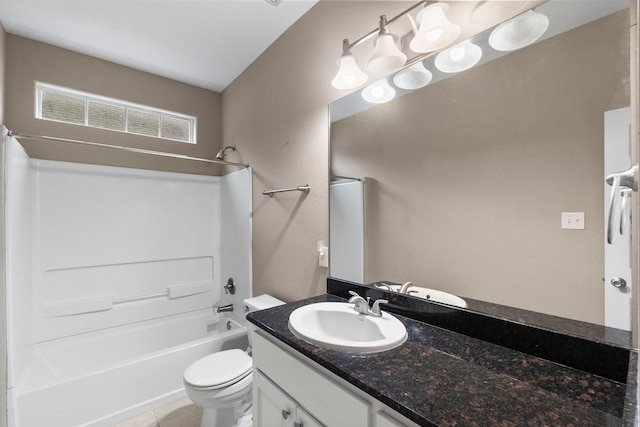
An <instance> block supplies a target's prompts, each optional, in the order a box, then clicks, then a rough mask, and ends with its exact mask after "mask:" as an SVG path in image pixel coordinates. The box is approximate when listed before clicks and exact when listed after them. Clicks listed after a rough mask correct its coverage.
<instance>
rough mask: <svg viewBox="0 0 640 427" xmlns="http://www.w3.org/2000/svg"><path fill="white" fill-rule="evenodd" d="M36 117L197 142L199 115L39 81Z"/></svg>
mask: <svg viewBox="0 0 640 427" xmlns="http://www.w3.org/2000/svg"><path fill="white" fill-rule="evenodd" d="M36 92H37V101H38V102H37V112H36V117H37V118H39V119H44V120H55V121H57V122H63V123H69V124H74V125H81V126H89V127H93V128H100V129H107V130H113V131H118V132H127V133H133V134H136V135H146V136H151V137H155V138H162V139H170V140H172V141H180V142H187V143H193V144H194V143H195V142H196V136H195V134H196V132H195V130H196V118H195V117H192V116H186V115H182V114H177V113H174V112H169V111H164V110H159V109H156V108H152V107H146V106H142V105H137V104H130V103H127V102H125V101H119V100H116V99H111V98H103V97H98V96H96V95H91V94H88V93H84V92H79V91H76V90H72V89H66V88H61V87H58V86H52V85H47V84H43V83H39V84H38V85H37V89H36Z"/></svg>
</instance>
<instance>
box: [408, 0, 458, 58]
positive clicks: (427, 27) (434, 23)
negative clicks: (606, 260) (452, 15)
mask: <svg viewBox="0 0 640 427" xmlns="http://www.w3.org/2000/svg"><path fill="white" fill-rule="evenodd" d="M448 11H449V5H448V4H446V3H434V4H430V5H429V6H427V7H425V8H424V9H422V10H421V11H420V13H418V16H417V17H416V19H417V21H418V23H419V25H420V27H419V28H418V32H417V33H416V34H415V36H414V37H413V39H411V42H409V47H410V48H411V50H412V51H414V52H418V53H426V52H433V51H436V50H439V49H442V48H444V47H446V46H449V45H450V44H451V43H453V42H454V41H456V39H457V38H458V36H459V35H460V26H458V25H456V24H454V23H452V22H451V21H449V18H447V12H448Z"/></svg>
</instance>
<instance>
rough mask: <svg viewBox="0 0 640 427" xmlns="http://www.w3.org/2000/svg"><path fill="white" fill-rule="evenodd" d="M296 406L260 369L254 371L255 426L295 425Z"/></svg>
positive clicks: (281, 426) (287, 426) (292, 426)
mask: <svg viewBox="0 0 640 427" xmlns="http://www.w3.org/2000/svg"><path fill="white" fill-rule="evenodd" d="M296 406H297V405H296V403H295V402H294V401H293V400H291V398H289V396H287V395H286V394H284V393H283V392H282V390H280V389H279V388H278V387H276V386H275V385H274V384H273V383H272V382H271V381H269V380H268V379H267V378H265V377H264V376H263V375H261V374H260V372H259V371H257V370H256V371H254V372H253V425H254V427H294V422H295V417H296Z"/></svg>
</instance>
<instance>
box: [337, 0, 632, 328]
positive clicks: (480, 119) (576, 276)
mask: <svg viewBox="0 0 640 427" xmlns="http://www.w3.org/2000/svg"><path fill="white" fill-rule="evenodd" d="M474 3H475V2H474ZM628 7H629V3H628V1H627V0H605V1H591V0H588V1H579V0H576V1H566V0H551V1H548V2H544V3H542V4H540V5H538V6H537V7H536V8H535V10H534V12H535V13H540V14H544V15H545V16H547V17H548V28H547V29H546V31H545V32H544V34H542V35H541V36H540V37H539V38H538V39H537V40H536V41H535V42H533V43H531V44H529V45H528V46H526V47H522V48H517V49H513V50H509V51H507V50H496V49H494V48H492V46H491V45H490V44H489V43H488V42H489V40H490V39H491V38H492V33H493V32H494V29H489V30H487V31H485V32H483V33H481V34H478V35H476V36H474V37H473V38H472V39H471V41H472V42H473V43H474V44H477V45H478V46H480V47H481V49H482V51H483V54H482V59H481V60H480V61H479V62H478V63H477V64H476V65H475V66H473V67H471V68H470V69H467V70H465V71H462V72H457V73H451V72H442V71H439V68H438V66H437V65H436V62H437V61H436V58H437V55H436V54H433V55H431V56H429V57H427V58H426V59H425V60H424V61H423V64H424V66H425V68H427V69H428V70H429V71H430V72H431V73H432V79H431V81H430V83H429V84H427V85H426V86H424V87H422V88H420V89H418V90H415V91H403V90H400V89H399V88H398V87H394V79H393V76H390V77H389V78H388V79H387V82H388V83H389V84H390V85H391V86H392V87H394V88H395V89H396V92H397V94H398V95H402V96H396V98H395V99H393V100H392V101H389V102H386V103H383V104H378V105H375V104H372V103H368V102H366V101H364V100H363V98H362V96H361V94H360V91H356V92H354V93H352V94H350V95H349V96H348V97H345V98H344V99H340V100H338V101H336V102H335V103H334V104H332V105H331V106H330V114H331V130H330V175H331V177H332V178H331V179H332V181H331V183H330V186H331V188H330V194H331V200H330V205H331V214H330V224H331V235H330V239H331V250H330V260H331V271H330V274H331V275H332V276H333V277H337V278H343V279H348V280H352V281H356V282H360V283H365V284H370V283H374V282H379V281H390V282H395V283H404V282H407V281H411V282H412V283H413V284H415V285H418V286H421V287H426V288H431V289H435V290H441V291H445V292H448V293H450V294H453V295H456V296H459V297H462V298H463V299H468V300H470V301H473V300H475V301H482V302H488V303H491V304H496V305H501V306H508V307H515V308H518V309H523V310H529V311H533V312H537V313H545V314H549V315H553V316H559V317H562V318H567V319H573V320H578V321H582V322H588V323H593V324H598V325H607V326H613V327H616V328H620V329H630V324H631V323H630V322H631V320H630V318H629V316H630V310H631V309H630V304H631V299H630V293H631V290H630V288H631V284H630V283H627V286H626V287H622V288H621V287H617V288H615V287H613V286H612V285H611V284H610V282H611V278H610V277H608V275H609V274H610V273H609V272H608V271H605V270H607V268H608V267H607V265H606V264H609V260H607V261H606V262H605V258H606V257H607V256H608V255H606V252H607V251H608V248H607V246H608V245H607V243H606V242H605V235H606V231H605V228H606V227H605V219H606V218H607V215H608V211H607V209H608V208H607V203H608V202H609V199H608V195H607V194H606V192H607V190H608V188H610V186H608V185H607V184H606V183H605V177H606V175H607V174H608V173H610V172H611V170H609V169H611V168H613V171H615V170H616V169H624V168H625V167H626V168H628V167H630V166H631V164H630V162H631V159H630V149H631V142H630V129H629V120H630V111H629V108H628V107H629V103H630V101H629V99H630V98H629V93H630V74H629V63H630V60H629V43H630V42H629V9H628ZM527 13H531V12H527ZM459 25H461V26H464V23H459ZM608 135H609V136H608ZM609 140H614V144H615V143H619V145H618V146H617V148H613V149H612V148H608V145H609V144H610V141H609ZM615 141H617V142H615ZM611 150H613V151H614V154H613V155H607V156H608V157H610V158H611V157H612V156H614V157H615V156H617V154H616V153H620V156H621V157H622V158H623V160H622V164H620V163H618V164H616V165H613V166H606V165H605V161H606V158H605V157H606V156H605V152H607V153H609V152H610V151H611ZM625 159H626V160H625ZM625 162H628V163H629V164H628V165H626V166H625V165H624V163H625ZM350 184H354V185H353V187H354V188H355V191H353V192H350V190H347V191H346V192H342V190H341V189H346V188H348V187H349V186H350ZM608 191H610V190H608ZM621 212H622V213H618V215H619V218H621V223H624V222H625V221H624V218H623V217H624V215H630V213H628V211H626V210H624V209H622V210H621ZM616 224H617V223H616ZM576 227H577V228H576ZM624 231H625V230H623V233H622V234H621V233H620V231H616V234H617V235H616V241H617V242H618V243H619V244H620V243H621V242H622V243H621V244H622V249H621V251H622V252H618V254H617V255H613V258H615V259H614V261H615V262H617V263H618V264H617V265H618V267H616V268H619V269H620V270H618V271H617V272H614V273H611V274H613V275H614V276H619V275H623V274H630V268H631V267H630V255H629V247H630V242H629V239H630V237H629V234H630V233H629V232H626V235H625V233H624ZM611 257H612V256H609V258H611ZM625 272H628V273H625ZM629 280H630V277H629ZM610 291H612V292H614V293H613V294H612V295H611V296H609V295H608V294H607V292H610ZM616 298H617V300H616ZM612 304H614V305H613V307H614V308H615V309H614V310H611V307H612ZM607 305H609V308H607ZM469 308H473V307H469ZM607 311H608V312H610V313H611V312H612V311H618V312H621V313H623V314H625V316H626V318H625V319H626V320H625V319H623V320H621V321H616V320H610V319H608V315H607ZM616 322H617V323H616Z"/></svg>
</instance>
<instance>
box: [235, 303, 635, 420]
mask: <svg viewBox="0 0 640 427" xmlns="http://www.w3.org/2000/svg"><path fill="white" fill-rule="evenodd" d="M324 301H336V302H341V301H342V302H344V301H345V300H344V298H341V297H337V296H334V295H329V294H327V295H322V296H318V297H314V298H309V299H306V300H302V301H298V302H295V303H290V304H286V305H283V306H279V307H274V308H271V309H267V310H263V311H259V312H255V313H250V314H249V315H247V319H248V320H249V321H251V322H252V323H254V324H256V325H257V326H258V327H260V328H261V329H263V330H265V331H266V332H267V333H269V334H270V335H272V336H273V337H275V338H276V339H278V340H279V341H281V342H282V343H284V344H285V345H287V346H289V347H290V348H291V349H293V350H294V351H297V352H299V353H301V354H302V355H304V356H306V357H308V358H309V359H311V360H313V361H314V362H316V363H318V364H319V365H321V366H323V367H324V368H326V369H328V370H329V371H331V372H333V373H334V374H336V375H338V376H339V377H341V378H343V379H345V380H346V381H348V382H350V383H351V384H353V385H354V386H356V387H358V388H359V389H361V390H362V391H364V392H365V393H367V394H369V395H371V396H372V397H374V398H376V399H378V400H380V401H381V402H382V403H384V404H386V405H388V406H389V407H391V408H393V409H394V410H396V411H398V412H399V413H401V414H403V415H404V416H406V417H407V418H409V419H411V420H413V421H415V422H416V423H418V424H420V425H424V426H563V427H564V426H626V425H629V426H630V425H633V424H632V423H633V420H626V419H625V418H627V417H633V414H634V412H635V411H634V410H633V408H630V405H633V407H634V408H635V402H631V403H630V401H629V400H627V401H626V402H625V394H626V390H627V384H625V383H623V382H619V381H615V380H612V379H608V378H605V377H602V376H599V375H595V374H592V373H588V372H584V371H581V370H578V369H574V368H570V367H567V366H565V365H562V364H559V363H555V362H553V361H550V360H546V359H543V358H540V357H536V356H532V355H529V354H526V353H523V352H519V351H515V350H511V349H508V348H505V347H502V346H499V345H496V344H492V343H489V342H486V341H482V340H479V339H476V338H472V337H470V336H467V335H462V334H459V333H456V332H452V331H450V330H446V329H443V328H440V327H436V326H432V325H430V324H427V323H423V322H420V321H416V320H413V319H410V318H408V317H404V316H401V315H397V314H395V316H396V317H397V318H398V319H400V320H401V321H402V322H403V323H404V324H405V326H406V328H407V331H408V334H409V337H408V339H407V341H406V342H405V343H404V344H403V345H402V346H400V347H397V348H395V349H392V350H388V351H385V352H381V353H372V354H358V353H347V352H341V351H335V350H330V349H324V348H321V347H317V346H314V345H312V344H309V343H307V342H305V341H302V340H300V339H298V338H296V337H295V336H294V335H293V334H292V333H291V332H290V331H289V328H288V319H289V314H290V313H291V312H292V311H293V310H295V309H296V308H298V307H301V306H303V305H306V304H311V303H315V302H324ZM630 355H631V356H632V358H635V357H637V353H635V352H634V351H630ZM630 365H631V366H633V367H634V368H635V365H636V362H635V359H634V362H633V363H631V364H630ZM634 372H635V371H634ZM631 376H633V377H635V373H630V377H631Z"/></svg>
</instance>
